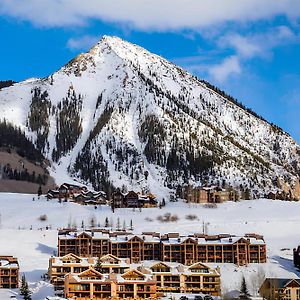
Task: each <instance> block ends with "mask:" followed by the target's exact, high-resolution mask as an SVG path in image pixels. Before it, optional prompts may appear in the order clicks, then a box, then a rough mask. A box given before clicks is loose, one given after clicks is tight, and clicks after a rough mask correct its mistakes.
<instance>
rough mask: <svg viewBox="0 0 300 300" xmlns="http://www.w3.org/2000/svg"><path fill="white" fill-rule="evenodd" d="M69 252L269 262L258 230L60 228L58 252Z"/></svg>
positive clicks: (174, 259)
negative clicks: (240, 233) (238, 232)
mask: <svg viewBox="0 0 300 300" xmlns="http://www.w3.org/2000/svg"><path fill="white" fill-rule="evenodd" d="M68 253H74V254H76V255H78V256H83V257H88V256H95V257H97V256H103V255H105V254H112V255H114V256H116V257H120V258H129V259H130V261H131V262H136V263H137V262H140V261H143V260H159V261H165V262H178V263H182V264H185V265H192V264H193V263H196V262H203V263H234V264H237V265H246V264H248V263H265V262H266V244H265V241H264V239H263V237H262V236H260V235H257V234H246V235H245V236H243V237H237V236H232V235H229V234H223V235H214V236H209V235H203V234H194V235H191V236H180V235H179V233H168V234H162V235H161V234H160V233H155V232H148V233H142V234H133V233H131V232H130V233H129V232H108V231H106V230H105V231H101V230H93V231H85V232H77V231H71V230H70V231H60V232H59V235H58V255H59V256H64V255H66V254H68Z"/></svg>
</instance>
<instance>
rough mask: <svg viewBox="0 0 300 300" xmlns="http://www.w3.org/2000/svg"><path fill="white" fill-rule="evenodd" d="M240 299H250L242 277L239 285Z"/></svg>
mask: <svg viewBox="0 0 300 300" xmlns="http://www.w3.org/2000/svg"><path fill="white" fill-rule="evenodd" d="M240 299H243V300H248V299H250V294H249V291H248V287H247V283H246V279H245V277H244V276H243V279H242V284H241V290H240Z"/></svg>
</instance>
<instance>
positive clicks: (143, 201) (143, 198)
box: [138, 193, 157, 208]
mask: <svg viewBox="0 0 300 300" xmlns="http://www.w3.org/2000/svg"><path fill="white" fill-rule="evenodd" d="M138 196H139V199H138V203H139V204H138V206H139V207H145V208H148V207H157V200H156V197H155V196H154V195H152V194H148V195H141V194H139V193H138Z"/></svg>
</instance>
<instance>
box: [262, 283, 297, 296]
mask: <svg viewBox="0 0 300 300" xmlns="http://www.w3.org/2000/svg"><path fill="white" fill-rule="evenodd" d="M259 293H260V295H261V297H263V299H266V300H300V279H299V278H297V279H286V278H266V279H265V281H264V282H263V284H262V286H261V287H260V289H259Z"/></svg>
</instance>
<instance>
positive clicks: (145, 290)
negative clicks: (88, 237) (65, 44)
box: [48, 254, 220, 299]
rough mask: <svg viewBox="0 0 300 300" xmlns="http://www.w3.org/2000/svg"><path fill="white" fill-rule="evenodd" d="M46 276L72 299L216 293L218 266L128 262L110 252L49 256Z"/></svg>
mask: <svg viewBox="0 0 300 300" xmlns="http://www.w3.org/2000/svg"><path fill="white" fill-rule="evenodd" d="M48 274H49V279H50V282H51V283H52V284H53V285H54V288H55V290H56V292H57V293H58V292H59V291H61V293H63V291H64V294H65V296H66V297H76V299H85V298H84V297H87V298H88V299H92V298H93V297H94V298H93V299H100V298H109V297H119V298H122V299H123V298H134V299H137V298H141V299H146V298H156V297H158V296H163V295H165V294H166V293H169V292H172V293H196V294H199V293H202V294H209V295H212V296H219V295H220V272H219V268H216V269H214V268H210V267H208V266H207V265H205V264H202V263H195V264H193V265H191V266H185V265H182V264H178V263H165V262H159V261H144V262H142V263H140V264H130V263H129V260H128V259H120V258H118V257H115V256H113V255H111V254H108V255H105V256H103V257H100V258H91V257H90V258H82V257H78V256H76V255H74V254H67V255H65V256H63V257H51V258H50V260H49V272H48Z"/></svg>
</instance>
